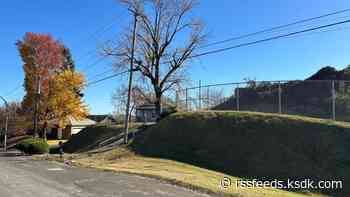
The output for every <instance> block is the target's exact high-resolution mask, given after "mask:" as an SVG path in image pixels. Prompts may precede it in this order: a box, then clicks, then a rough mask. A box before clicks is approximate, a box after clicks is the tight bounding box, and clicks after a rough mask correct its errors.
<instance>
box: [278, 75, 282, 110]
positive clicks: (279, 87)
mask: <svg viewBox="0 0 350 197" xmlns="http://www.w3.org/2000/svg"><path fill="white" fill-rule="evenodd" d="M278 113H280V114H281V113H282V88H281V82H280V81H279V82H278Z"/></svg>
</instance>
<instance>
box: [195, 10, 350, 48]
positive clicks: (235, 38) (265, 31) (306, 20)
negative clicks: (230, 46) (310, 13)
mask: <svg viewBox="0 0 350 197" xmlns="http://www.w3.org/2000/svg"><path fill="white" fill-rule="evenodd" d="M349 11H350V9H344V10H340V11H335V12H332V13H328V14H324V15H321V16H317V17H312V18H307V19H303V20H299V21H295V22H292V23H288V24H285V25H280V26H275V27H272V28H268V29H263V30H260V31H257V32H253V33H249V34H244V35H241V36H237V37H233V38H228V39H225V40H221V41H217V42H213V43H209V44H206V45H204V46H201V47H200V48H206V47H209V46H214V45H218V44H223V43H226V42H231V41H234V40H239V39H243V38H247V37H251V36H255V35H258V34H263V33H267V32H271V31H273V30H278V29H282V28H285V27H289V26H294V25H297V24H300V23H306V22H309V21H313V20H317V19H321V18H325V17H329V16H333V15H338V14H342V13H345V12H349Z"/></svg>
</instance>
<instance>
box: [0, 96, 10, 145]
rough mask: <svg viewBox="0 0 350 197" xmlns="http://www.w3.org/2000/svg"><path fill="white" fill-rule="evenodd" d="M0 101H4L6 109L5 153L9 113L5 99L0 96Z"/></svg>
mask: <svg viewBox="0 0 350 197" xmlns="http://www.w3.org/2000/svg"><path fill="white" fill-rule="evenodd" d="M0 99H1V100H2V101H4V103H5V107H6V119H5V133H4V151H5V152H6V151H7V134H8V121H9V116H10V112H9V105H8V102H7V101H6V99H5V98H4V97H2V96H0Z"/></svg>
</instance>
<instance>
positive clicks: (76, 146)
mask: <svg viewBox="0 0 350 197" xmlns="http://www.w3.org/2000/svg"><path fill="white" fill-rule="evenodd" d="M141 126H142V124H131V125H130V132H132V131H133V130H134V129H136V128H138V127H141ZM123 131H124V126H123V125H116V126H92V127H87V128H85V129H83V130H82V131H81V132H79V133H78V134H76V135H73V136H72V137H71V139H70V140H69V141H68V142H66V143H65V144H64V151H65V152H67V153H77V152H86V151H89V150H93V149H96V148H99V147H100V146H101V143H103V142H105V141H106V140H110V139H111V138H115V137H116V136H118V135H120V134H121V133H122V132H123ZM112 140H113V139H112Z"/></svg>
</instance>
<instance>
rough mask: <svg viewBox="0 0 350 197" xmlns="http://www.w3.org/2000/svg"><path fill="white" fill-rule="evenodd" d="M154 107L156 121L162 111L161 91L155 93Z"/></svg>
mask: <svg viewBox="0 0 350 197" xmlns="http://www.w3.org/2000/svg"><path fill="white" fill-rule="evenodd" d="M154 104H155V107H156V116H157V121H159V120H160V115H161V113H162V94H161V93H156V100H155V103H154Z"/></svg>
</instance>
